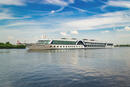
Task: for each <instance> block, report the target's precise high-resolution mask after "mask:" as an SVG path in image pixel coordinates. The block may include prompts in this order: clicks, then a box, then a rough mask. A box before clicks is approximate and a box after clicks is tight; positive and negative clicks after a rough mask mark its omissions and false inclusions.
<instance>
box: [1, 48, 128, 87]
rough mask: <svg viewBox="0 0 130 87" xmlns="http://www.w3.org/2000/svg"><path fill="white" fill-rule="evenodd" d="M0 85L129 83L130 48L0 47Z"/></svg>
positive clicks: (121, 86)
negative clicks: (57, 48) (41, 48)
mask: <svg viewBox="0 0 130 87" xmlns="http://www.w3.org/2000/svg"><path fill="white" fill-rule="evenodd" d="M0 87H130V48H127V47H122V48H113V49H86V50H85V49H75V50H39V51H31V50H30V51H29V50H26V49H1V50H0Z"/></svg>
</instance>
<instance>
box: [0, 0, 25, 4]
mask: <svg viewBox="0 0 130 87" xmlns="http://www.w3.org/2000/svg"><path fill="white" fill-rule="evenodd" d="M0 5H24V3H23V2H22V0H0Z"/></svg>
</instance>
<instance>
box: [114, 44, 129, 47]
mask: <svg viewBox="0 0 130 87" xmlns="http://www.w3.org/2000/svg"><path fill="white" fill-rule="evenodd" d="M115 47H130V44H121V45H115Z"/></svg>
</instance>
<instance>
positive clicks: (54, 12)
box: [50, 7, 64, 14]
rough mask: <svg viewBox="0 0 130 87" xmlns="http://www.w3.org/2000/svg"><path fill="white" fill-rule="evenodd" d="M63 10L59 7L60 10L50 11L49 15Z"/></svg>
mask: <svg viewBox="0 0 130 87" xmlns="http://www.w3.org/2000/svg"><path fill="white" fill-rule="evenodd" d="M63 9H64V7H61V8H60V9H58V10H52V11H51V12H50V13H51V14H54V13H56V12H60V11H62V10H63Z"/></svg>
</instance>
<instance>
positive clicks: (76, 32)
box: [70, 30, 79, 34]
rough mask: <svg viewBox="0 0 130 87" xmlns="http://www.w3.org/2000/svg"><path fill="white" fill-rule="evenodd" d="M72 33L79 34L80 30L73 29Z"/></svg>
mask: <svg viewBox="0 0 130 87" xmlns="http://www.w3.org/2000/svg"><path fill="white" fill-rule="evenodd" d="M70 33H71V34H79V32H78V31H76V30H74V31H71V32H70Z"/></svg>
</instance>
